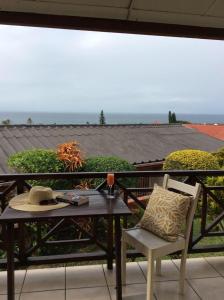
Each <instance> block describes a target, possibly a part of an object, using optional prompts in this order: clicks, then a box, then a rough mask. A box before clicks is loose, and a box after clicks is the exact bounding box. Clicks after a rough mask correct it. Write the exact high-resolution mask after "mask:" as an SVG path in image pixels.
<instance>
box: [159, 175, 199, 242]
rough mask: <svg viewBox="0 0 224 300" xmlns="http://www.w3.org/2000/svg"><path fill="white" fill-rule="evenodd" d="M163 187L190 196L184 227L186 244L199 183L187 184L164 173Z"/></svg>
mask: <svg viewBox="0 0 224 300" xmlns="http://www.w3.org/2000/svg"><path fill="white" fill-rule="evenodd" d="M163 188H165V189H174V190H175V191H177V192H183V193H185V194H188V195H190V196H192V198H191V199H192V200H191V204H190V207H189V209H188V214H187V219H186V229H185V240H186V243H187V245H188V242H189V238H190V233H191V226H192V223H193V218H194V214H195V210H196V207H197V203H198V198H199V195H200V191H201V185H200V183H196V184H195V185H194V186H193V185H189V184H186V183H183V182H180V181H176V180H173V179H171V178H170V176H169V175H168V174H165V176H164V180H163Z"/></svg>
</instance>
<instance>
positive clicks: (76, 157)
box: [57, 141, 84, 172]
mask: <svg viewBox="0 0 224 300" xmlns="http://www.w3.org/2000/svg"><path fill="white" fill-rule="evenodd" d="M57 156H58V158H59V159H60V160H62V161H63V162H64V163H65V165H66V168H67V169H68V170H69V171H72V172H73V171H75V170H77V169H78V168H80V167H82V165H83V162H84V156H83V154H82V153H81V150H80V148H79V144H78V142H76V141H71V142H67V143H64V144H60V145H58V147H57Z"/></svg>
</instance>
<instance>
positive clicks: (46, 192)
mask: <svg viewBox="0 0 224 300" xmlns="http://www.w3.org/2000/svg"><path fill="white" fill-rule="evenodd" d="M59 195H61V193H59V192H54V191H52V189H51V188H49V187H43V186H34V187H32V188H31V190H30V191H29V192H28V193H23V194H20V195H17V196H15V197H13V198H12V199H11V200H10V202H9V206H10V207H11V208H14V209H17V210H22V211H32V212H40V211H47V210H52V209H58V208H63V207H66V206H68V205H69V204H68V203H63V202H60V203H57V202H56V201H55V203H53V204H52V203H50V204H47V203H44V204H43V203H41V202H42V201H43V202H45V201H46V202H47V201H49V200H54V199H55V198H56V197H57V196H59ZM49 202H50V201H49Z"/></svg>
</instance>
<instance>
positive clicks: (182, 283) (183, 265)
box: [179, 250, 187, 294]
mask: <svg viewBox="0 0 224 300" xmlns="http://www.w3.org/2000/svg"><path fill="white" fill-rule="evenodd" d="M186 261H187V251H186V250H182V253H181V262H180V282H179V291H180V294H184V286H185V273H186Z"/></svg>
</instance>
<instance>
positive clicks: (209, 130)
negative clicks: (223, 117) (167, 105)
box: [185, 124, 224, 141]
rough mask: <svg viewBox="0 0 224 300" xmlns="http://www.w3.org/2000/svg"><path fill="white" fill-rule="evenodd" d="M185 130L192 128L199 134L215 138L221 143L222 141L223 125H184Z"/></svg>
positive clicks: (223, 136) (223, 135)
mask: <svg viewBox="0 0 224 300" xmlns="http://www.w3.org/2000/svg"><path fill="white" fill-rule="evenodd" d="M185 127H187V128H194V129H196V130H197V131H199V132H202V133H205V134H207V135H209V136H212V137H215V138H217V139H219V140H221V141H224V125H223V124H222V125H219V124H214V125H206V124H205V125H204V124H185Z"/></svg>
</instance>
